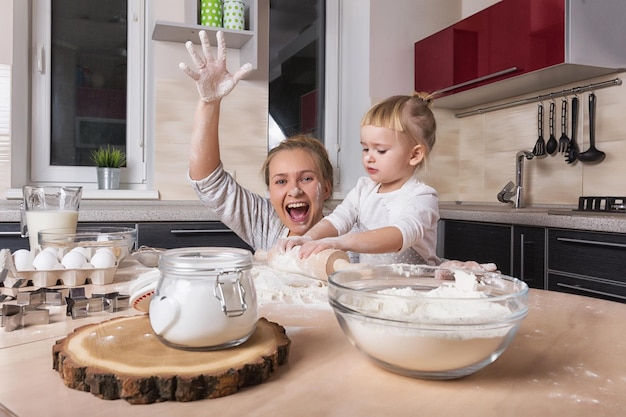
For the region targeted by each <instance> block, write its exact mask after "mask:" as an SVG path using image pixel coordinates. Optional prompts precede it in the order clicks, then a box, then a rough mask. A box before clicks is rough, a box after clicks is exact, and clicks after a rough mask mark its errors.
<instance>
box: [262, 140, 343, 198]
mask: <svg viewBox="0 0 626 417" xmlns="http://www.w3.org/2000/svg"><path fill="white" fill-rule="evenodd" d="M296 149H302V150H303V151H305V152H308V153H309V154H310V155H311V156H312V157H313V159H314V160H315V163H316V165H317V168H318V169H319V172H320V175H321V176H322V181H324V182H326V183H328V185H329V186H330V195H332V194H333V165H332V164H331V163H330V158H329V157H328V151H326V148H325V147H324V145H323V144H322V142H320V141H319V140H318V139H315V138H313V137H311V136H307V135H295V136H291V137H289V138H287V139H285V140H283V141H282V142H280V143H279V144H278V146H276V147H274V148H272V149H271V150H270V151H269V153H268V154H267V158H265V162H264V163H263V167H262V168H261V170H262V172H263V178H264V179H265V185H267V186H268V187H269V185H270V164H271V163H272V159H274V156H276V154H277V153H279V152H281V151H293V150H296Z"/></svg>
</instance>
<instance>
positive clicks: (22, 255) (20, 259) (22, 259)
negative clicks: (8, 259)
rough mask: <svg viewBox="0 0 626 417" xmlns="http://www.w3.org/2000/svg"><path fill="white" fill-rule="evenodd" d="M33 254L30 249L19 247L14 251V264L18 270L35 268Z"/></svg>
mask: <svg viewBox="0 0 626 417" xmlns="http://www.w3.org/2000/svg"><path fill="white" fill-rule="evenodd" d="M34 259H35V258H34V256H33V254H32V253H31V252H30V251H29V250H28V249H19V250H16V251H15V252H14V253H13V264H14V265H15V269H17V270H18V271H26V270H29V269H33V268H34V267H33V260H34Z"/></svg>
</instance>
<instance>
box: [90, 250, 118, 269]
mask: <svg viewBox="0 0 626 417" xmlns="http://www.w3.org/2000/svg"><path fill="white" fill-rule="evenodd" d="M91 264H92V265H93V266H94V268H111V267H114V266H115V255H113V252H111V251H110V250H109V249H106V248H102V249H98V250H97V251H96V253H94V255H93V256H92V257H91Z"/></svg>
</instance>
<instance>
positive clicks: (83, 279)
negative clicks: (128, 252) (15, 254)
mask: <svg viewBox="0 0 626 417" xmlns="http://www.w3.org/2000/svg"><path fill="white" fill-rule="evenodd" d="M116 271H117V265H115V266H112V267H110V268H82V269H53V270H21V271H18V270H17V269H16V268H15V265H14V264H13V260H12V258H11V252H10V251H9V250H8V249H2V250H0V272H1V274H0V278H1V279H0V289H1V290H3V291H0V292H1V293H3V294H5V293H6V292H7V290H10V291H9V292H11V291H13V292H14V291H17V290H18V289H19V288H23V287H29V286H32V287H52V286H55V285H64V286H67V287H75V286H79V285H84V284H88V283H89V284H94V285H106V284H111V283H112V282H113V280H114V278H115V272H116Z"/></svg>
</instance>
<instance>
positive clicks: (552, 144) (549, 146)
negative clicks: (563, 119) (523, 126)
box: [546, 101, 559, 155]
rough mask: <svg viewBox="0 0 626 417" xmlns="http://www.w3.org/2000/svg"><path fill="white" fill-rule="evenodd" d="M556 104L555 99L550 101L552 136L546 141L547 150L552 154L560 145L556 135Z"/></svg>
mask: <svg viewBox="0 0 626 417" xmlns="http://www.w3.org/2000/svg"><path fill="white" fill-rule="evenodd" d="M555 107H556V105H555V104H554V101H551V102H550V118H549V122H548V123H549V126H550V138H549V139H548V142H547V143H546V152H547V153H549V154H550V155H552V154H553V153H554V152H556V148H558V147H559V142H557V141H556V137H555V136H554V108H555Z"/></svg>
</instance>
